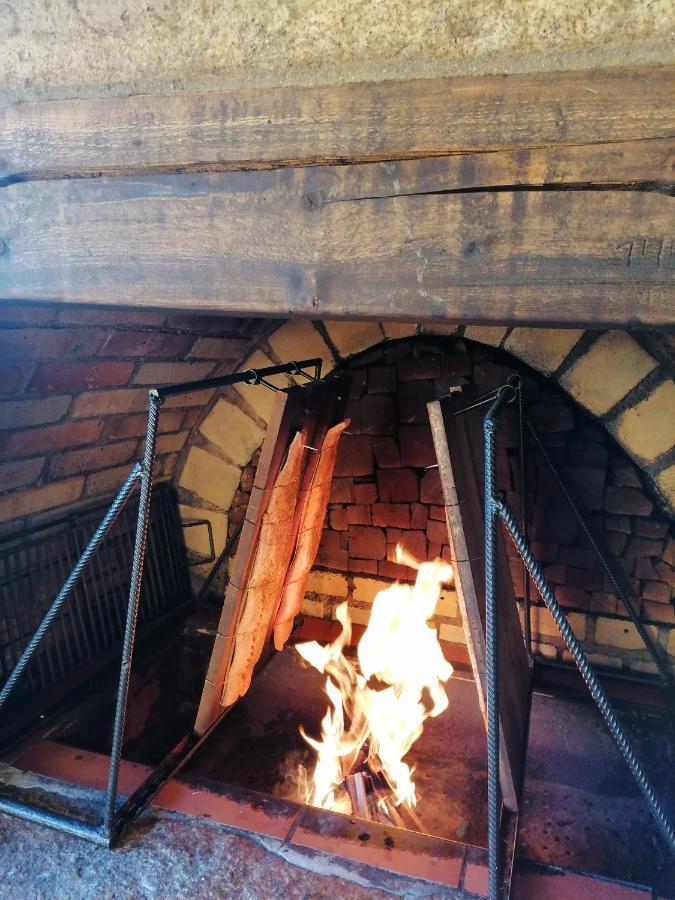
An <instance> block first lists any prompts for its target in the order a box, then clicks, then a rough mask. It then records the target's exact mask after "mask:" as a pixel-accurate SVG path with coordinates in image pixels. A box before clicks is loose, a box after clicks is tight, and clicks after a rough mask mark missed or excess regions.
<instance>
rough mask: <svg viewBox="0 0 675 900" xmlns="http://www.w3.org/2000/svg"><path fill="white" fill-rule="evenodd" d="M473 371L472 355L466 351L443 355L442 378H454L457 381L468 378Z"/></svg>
mask: <svg viewBox="0 0 675 900" xmlns="http://www.w3.org/2000/svg"><path fill="white" fill-rule="evenodd" d="M472 371H473V364H472V362H471V357H470V356H469V354H468V353H466V351H464V352H460V353H448V354H446V355H443V356H442V357H441V378H442V379H444V380H448V381H450V380H454V381H455V382H456V381H457V380H458V379H459V380H463V379H464V378H465V377H466V378H468V377H469V376H470V375H471V372H472Z"/></svg>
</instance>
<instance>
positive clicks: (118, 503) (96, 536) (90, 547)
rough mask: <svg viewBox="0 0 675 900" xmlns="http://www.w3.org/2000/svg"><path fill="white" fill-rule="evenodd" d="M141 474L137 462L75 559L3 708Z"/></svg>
mask: <svg viewBox="0 0 675 900" xmlns="http://www.w3.org/2000/svg"><path fill="white" fill-rule="evenodd" d="M140 476H141V465H140V464H139V463H136V465H135V466H134V467H133V468H132V470H131V472H130V473H129V475H128V476H127V479H126V481H125V482H124V484H123V485H122V487H121V488H120V489H119V491H118V493H117V496H116V497H115V499H114V500H113V502H112V504H111V505H110V508H109V509H108V512H107V513H106V514H105V516H104V517H103V518H102V519H101V521H100V523H99V525H98V527H97V529H96V531H95V532H94V533H93V535H92V536H91V539H90V541H89V543H88V544H87V546H86V547H85V548H84V550H83V551H82V556H80V558H79V559H78V561H77V562H76V563H75V566H74V567H73V570H72V571H71V573H70V575H69V576H68V578H66V580H65V582H64V584H63V587H62V588H61V590H60V591H59V592H58V594H57V595H56V597H55V598H54V601H53V603H52V605H51V606H50V607H49V609H48V610H47V612H46V613H45V616H44V618H43V619H42V622H40V624H39V625H38V627H37V629H36V631H35V633H34V635H33V637H32V638H31V639H30V641H29V643H28V646H27V647H26V649H25V650H24V651H23V653H22V654H21V657H20V659H19V661H18V662H17V664H16V666H15V667H14V669H13V670H12V674H11V675H10V676H9V678H8V679H7V681H6V682H5V684H4V687H3V688H2V690H1V691H0V709H2V707H3V706H4V704H5V703H6V702H7V700H8V698H9V695H10V694H11V693H12V691H13V689H14V686H15V685H16V683H17V681H18V680H19V679H20V678H21V675H22V674H23V672H24V671H25V669H26V667H27V666H28V664H29V663H30V661H31V659H32V657H33V654H34V653H35V651H36V650H37V648H38V646H39V644H40V642H41V641H42V638H43V637H44V636H45V633H46V632H47V630H48V629H49V626H50V625H51V624H52V622H53V621H54V619H55V618H56V617H57V616H58V614H59V612H60V611H61V607H62V606H63V604H64V603H65V602H66V600H67V599H68V597H69V596H70V594H71V593H72V592H73V588H74V587H75V586H76V584H77V583H78V581H79V580H80V577H81V576H82V572H83V571H84V570H85V568H86V567H87V565H88V563H89V561H90V560H91V558H92V556H93V555H94V553H96V551H97V550H98V548H99V547H100V545H101V543H102V541H103V538H104V537H105V536H106V534H107V533H108V531H109V529H110V527H111V526H112V524H113V523H114V521H115V519H116V518H117V516H118V515H119V514H120V512H121V511H122V509H123V508H124V504H125V503H126V502H127V500H128V499H129V495H130V494H131V491H132V490H133V487H134V485H135V484H136V481H137V480H138V479H139V477H140Z"/></svg>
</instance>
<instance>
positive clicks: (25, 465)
mask: <svg viewBox="0 0 675 900" xmlns="http://www.w3.org/2000/svg"><path fill="white" fill-rule="evenodd" d="M264 327H265V328H266V327H267V326H264ZM259 330H260V322H259V320H244V319H232V318H222V317H218V316H213V317H207V316H186V315H172V314H168V313H161V312H160V313H158V312H138V311H125V310H107V309H106V310H104V309H99V310H96V309H87V308H78V307H73V306H68V307H62V308H60V307H57V306H54V305H48V306H46V305H45V306H27V305H13V304H3V305H1V306H0V529H2V530H3V531H8V530H12V529H14V528H16V527H17V526H18V525H20V524H22V523H24V522H25V521H26V517H30V516H35V515H39V514H41V513H43V512H46V511H48V510H50V509H54V508H55V507H60V506H63V505H67V504H71V503H74V502H76V501H80V500H83V499H86V498H92V497H97V496H109V495H110V494H111V493H113V492H114V491H115V490H116V489H117V488H118V487H119V485H120V484H121V482H122V481H123V479H124V477H125V476H126V474H127V473H128V471H129V468H130V465H131V463H132V461H133V460H135V459H137V458H138V457H139V456H140V454H141V453H142V444H143V436H144V434H145V425H146V415H145V410H146V409H147V391H148V388H149V387H151V386H153V385H155V384H158V383H168V382H180V381H188V380H192V379H196V378H203V377H205V376H208V375H214V374H220V373H222V372H227V371H231V370H232V369H234V368H236V366H237V363H238V361H239V360H240V359H241V358H242V357H243V356H245V355H246V354H247V353H248V352H250V349H251V343H252V341H253V340H255V339H256V336H257V334H258V332H259ZM210 396H211V392H206V391H202V392H200V393H199V394H198V395H195V394H193V395H188V396H184V397H176V398H172V399H170V400H168V401H167V402H166V403H165V404H164V407H163V409H162V413H161V416H160V426H159V439H158V444H157V470H156V471H157V473H158V475H163V476H167V477H170V476H171V475H172V474H173V468H174V464H175V462H176V459H177V457H178V454H179V453H180V450H181V449H182V447H183V445H184V443H185V441H186V439H187V437H188V435H189V432H190V429H191V428H192V426H193V424H194V423H195V421H196V420H197V418H198V417H199V415H200V414H201V412H202V410H203V408H204V403H205V402H207V401H208V399H209V398H210Z"/></svg>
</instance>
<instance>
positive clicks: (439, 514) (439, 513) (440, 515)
mask: <svg viewBox="0 0 675 900" xmlns="http://www.w3.org/2000/svg"><path fill="white" fill-rule="evenodd" d="M425 508H426V509H428V510H429V518H430V519H435V520H436V521H437V522H445V507H444V506H428V507H425Z"/></svg>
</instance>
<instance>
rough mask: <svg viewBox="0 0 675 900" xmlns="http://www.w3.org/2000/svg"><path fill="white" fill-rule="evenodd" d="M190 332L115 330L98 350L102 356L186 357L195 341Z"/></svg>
mask: <svg viewBox="0 0 675 900" xmlns="http://www.w3.org/2000/svg"><path fill="white" fill-rule="evenodd" d="M194 340H195V339H194V337H193V336H192V335H189V334H171V333H167V332H164V333H162V332H157V331H154V332H153V331H113V332H112V334H111V335H110V337H109V338H108V339H107V340H106V341H105V342H104V344H103V346H102V347H101V349H100V350H99V351H98V352H99V354H100V355H101V356H115V357H118V358H119V357H121V358H124V357H136V356H142V357H145V358H151V357H153V356H154V357H164V358H172V357H173V358H178V359H184V358H185V357H186V356H187V354H188V352H189V351H190V349H191V347H192V344H193V343H194Z"/></svg>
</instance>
